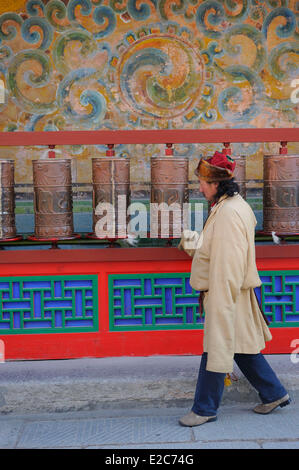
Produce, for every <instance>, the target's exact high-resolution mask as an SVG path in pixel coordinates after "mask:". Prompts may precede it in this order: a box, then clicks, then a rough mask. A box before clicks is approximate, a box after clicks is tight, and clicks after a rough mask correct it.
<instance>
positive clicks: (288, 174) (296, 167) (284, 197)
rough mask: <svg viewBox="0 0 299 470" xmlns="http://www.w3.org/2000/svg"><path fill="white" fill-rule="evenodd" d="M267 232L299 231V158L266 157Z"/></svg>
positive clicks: (292, 233)
mask: <svg viewBox="0 0 299 470" xmlns="http://www.w3.org/2000/svg"><path fill="white" fill-rule="evenodd" d="M263 203H264V207H263V215H264V223H263V232H264V233H269V234H271V232H275V233H277V235H294V234H298V232H299V207H298V206H299V204H298V203H299V155H265V156H264V194H263Z"/></svg>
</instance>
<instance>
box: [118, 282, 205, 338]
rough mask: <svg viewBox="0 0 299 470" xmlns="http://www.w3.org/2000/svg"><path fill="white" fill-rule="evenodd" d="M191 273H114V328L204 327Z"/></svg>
mask: <svg viewBox="0 0 299 470" xmlns="http://www.w3.org/2000/svg"><path fill="white" fill-rule="evenodd" d="M189 277H190V275H189V274H188V273H178V274H173V273H171V274H136V275H127V274H124V275H121V274H119V275H110V276H109V294H110V295H109V298H110V329H111V330H135V329H136V330H140V329H141V330H150V329H154V330H158V329H164V328H166V329H169V328H171V329H175V328H184V329H186V328H202V323H203V319H202V318H200V317H199V309H198V292H196V291H195V290H194V289H192V288H191V286H190V284H189Z"/></svg>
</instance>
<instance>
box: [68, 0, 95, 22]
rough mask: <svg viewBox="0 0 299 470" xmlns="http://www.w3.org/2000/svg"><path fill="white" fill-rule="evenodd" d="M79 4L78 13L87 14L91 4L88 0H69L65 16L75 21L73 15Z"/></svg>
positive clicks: (89, 11)
mask: <svg viewBox="0 0 299 470" xmlns="http://www.w3.org/2000/svg"><path fill="white" fill-rule="evenodd" d="M77 6H80V13H81V15H83V16H88V15H89V14H90V13H91V10H92V4H91V2H90V0H70V2H69V4H68V6H67V16H68V19H69V20H70V21H77V19H76V15H75V9H76V7H77Z"/></svg>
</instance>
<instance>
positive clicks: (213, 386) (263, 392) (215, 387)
mask: <svg viewBox="0 0 299 470" xmlns="http://www.w3.org/2000/svg"><path fill="white" fill-rule="evenodd" d="M207 358H208V355H207V353H203V355H202V358H201V363H200V369H199V373H198V380H197V385H196V390H195V397H194V404H193V407H192V411H193V412H194V413H196V414H198V415H201V416H215V415H216V414H217V410H218V408H219V405H220V401H221V398H222V393H223V389H224V377H225V375H226V374H222V373H220V372H210V371H208V370H206V365H207ZM234 360H235V361H236V363H237V365H238V367H239V369H240V370H241V372H242V373H243V374H244V375H245V377H246V378H247V380H248V381H249V382H250V383H251V385H252V386H253V387H254V388H255V389H256V390H257V391H258V393H259V396H260V399H261V401H262V403H272V402H273V401H276V400H279V399H280V398H282V397H283V396H284V395H286V394H287V391H286V390H285V388H284V387H283V386H282V384H281V383H280V381H279V380H278V378H277V377H276V374H275V373H274V371H273V370H272V369H271V367H270V365H269V364H268V362H267V361H266V359H265V358H264V356H263V355H262V354H261V353H259V354H235V356H234Z"/></svg>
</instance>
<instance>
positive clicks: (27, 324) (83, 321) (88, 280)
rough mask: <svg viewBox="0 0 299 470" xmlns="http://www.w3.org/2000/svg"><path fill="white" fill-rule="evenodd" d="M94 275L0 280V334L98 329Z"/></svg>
mask: <svg viewBox="0 0 299 470" xmlns="http://www.w3.org/2000/svg"><path fill="white" fill-rule="evenodd" d="M97 299H98V295H97V276H41V277H13V278H6V277H0V334H1V335H4V334H17V333H18V334H20V333H51V332H53V333H58V332H61V333H67V332H74V331H80V332H81V331H96V330H97V329H98V300H97Z"/></svg>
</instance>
